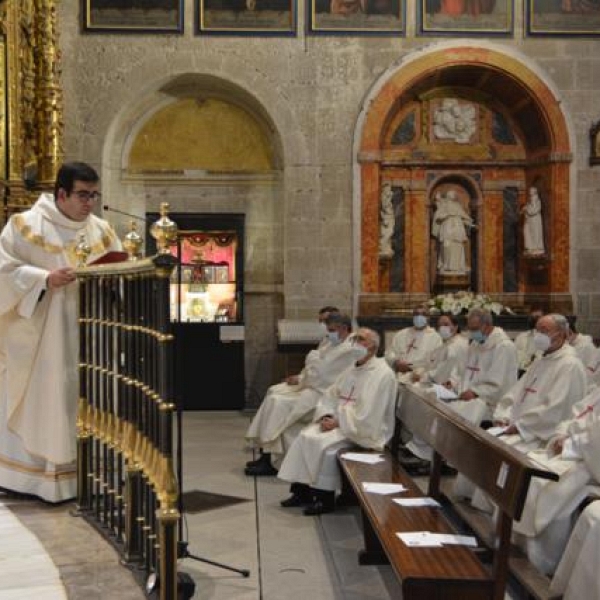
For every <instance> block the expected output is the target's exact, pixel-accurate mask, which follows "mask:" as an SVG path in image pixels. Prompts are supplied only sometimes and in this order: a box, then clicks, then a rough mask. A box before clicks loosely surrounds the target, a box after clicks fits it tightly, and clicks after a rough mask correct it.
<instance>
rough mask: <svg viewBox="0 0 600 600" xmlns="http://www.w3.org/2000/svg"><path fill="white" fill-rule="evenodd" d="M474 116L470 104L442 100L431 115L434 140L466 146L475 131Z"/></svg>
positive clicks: (475, 113) (449, 99) (453, 99)
mask: <svg viewBox="0 0 600 600" xmlns="http://www.w3.org/2000/svg"><path fill="white" fill-rule="evenodd" d="M476 115H477V111H476V109H475V106H473V105H472V104H467V103H463V104H461V103H460V102H459V101H458V99H457V98H444V100H443V101H442V104H441V106H438V107H437V108H436V109H435V112H434V114H433V134H434V136H435V139H438V140H449V141H452V142H456V143H457V144H468V143H469V142H470V141H471V140H472V138H473V134H474V133H475V131H476V130H477V119H476Z"/></svg>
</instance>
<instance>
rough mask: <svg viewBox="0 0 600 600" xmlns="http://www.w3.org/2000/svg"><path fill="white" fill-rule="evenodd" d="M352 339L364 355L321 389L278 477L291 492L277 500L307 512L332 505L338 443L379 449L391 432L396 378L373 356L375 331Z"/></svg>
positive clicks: (322, 510) (314, 512)
mask: <svg viewBox="0 0 600 600" xmlns="http://www.w3.org/2000/svg"><path fill="white" fill-rule="evenodd" d="M355 340H356V343H357V344H358V345H360V346H361V348H362V349H363V351H362V354H363V357H362V358H360V359H359V360H357V361H356V363H355V364H354V365H353V366H351V367H350V368H348V369H346V371H344V372H343V373H342V374H341V375H340V376H339V378H338V379H337V381H336V382H335V383H334V384H333V386H331V387H330V388H329V389H328V390H327V392H326V393H325V394H324V395H323V397H322V398H321V400H320V401H319V404H318V405H317V408H316V410H315V415H314V419H313V423H312V424H311V425H309V426H307V427H306V428H305V429H303V430H302V432H301V433H300V435H299V436H298V437H297V438H296V439H295V440H294V442H293V444H292V445H291V447H290V449H289V450H288V453H287V454H286V456H285V458H284V460H283V463H282V465H281V469H280V470H279V477H280V478H281V479H283V480H284V481H289V482H291V483H292V489H291V491H292V496H291V498H288V499H287V500H284V501H283V502H282V506H285V507H290V506H301V505H303V504H308V506H307V507H306V509H305V510H304V514H306V515H317V514H321V513H325V512H331V511H332V510H334V508H335V500H334V497H335V491H336V490H339V489H340V487H341V480H340V474H339V468H338V465H337V451H338V450H339V449H340V448H343V447H345V446H353V445H357V446H360V447H362V448H367V449H371V450H379V451H381V450H383V448H384V446H385V444H386V443H387V442H388V441H389V439H390V438H391V437H392V435H393V432H394V424H395V404H396V392H397V384H396V378H395V377H394V373H393V372H392V370H391V369H390V368H389V366H388V365H387V363H386V362H385V360H384V359H382V358H377V357H376V356H375V355H376V353H377V349H378V347H379V336H378V334H377V333H376V332H374V331H372V330H370V329H364V328H363V329H359V330H358V332H357V334H356V336H355Z"/></svg>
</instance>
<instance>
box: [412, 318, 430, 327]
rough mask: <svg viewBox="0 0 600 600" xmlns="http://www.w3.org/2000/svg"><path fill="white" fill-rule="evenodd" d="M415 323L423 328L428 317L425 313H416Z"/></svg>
mask: <svg viewBox="0 0 600 600" xmlns="http://www.w3.org/2000/svg"><path fill="white" fill-rule="evenodd" d="M413 325H414V326H415V327H416V328H417V329H423V327H425V326H426V325H427V317H425V316H423V315H415V316H414V317H413Z"/></svg>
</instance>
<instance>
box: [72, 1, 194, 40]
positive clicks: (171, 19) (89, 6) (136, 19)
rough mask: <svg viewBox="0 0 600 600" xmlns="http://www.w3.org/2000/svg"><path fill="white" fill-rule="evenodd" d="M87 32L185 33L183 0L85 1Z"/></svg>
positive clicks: (83, 14) (83, 7)
mask: <svg viewBox="0 0 600 600" xmlns="http://www.w3.org/2000/svg"><path fill="white" fill-rule="evenodd" d="M82 22H83V30H84V31H86V32H110V33H118V32H128V31H129V32H132V31H135V32H138V33H139V32H140V31H148V32H153V33H181V32H182V31H183V0H82Z"/></svg>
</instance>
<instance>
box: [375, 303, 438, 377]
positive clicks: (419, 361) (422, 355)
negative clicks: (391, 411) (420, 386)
mask: <svg viewBox="0 0 600 600" xmlns="http://www.w3.org/2000/svg"><path fill="white" fill-rule="evenodd" d="M441 345H442V338H441V337H440V336H439V335H438V333H437V331H436V330H435V329H433V327H430V326H429V311H428V309H427V307H426V306H424V305H419V306H417V307H415V309H414V310H413V324H412V326H411V327H406V328H404V329H401V330H400V331H399V332H398V333H397V334H396V335H395V336H394V338H393V339H392V343H391V344H390V347H389V348H388V349H387V350H386V351H385V359H386V360H387V362H388V364H389V365H390V367H391V368H392V369H393V370H394V371H395V372H396V373H397V374H398V380H399V381H410V380H411V377H412V372H413V371H415V370H417V369H422V368H423V367H425V366H426V365H427V362H428V360H429V356H430V354H431V353H432V352H433V351H434V350H435V349H436V348H439V347H440V346H441Z"/></svg>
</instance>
